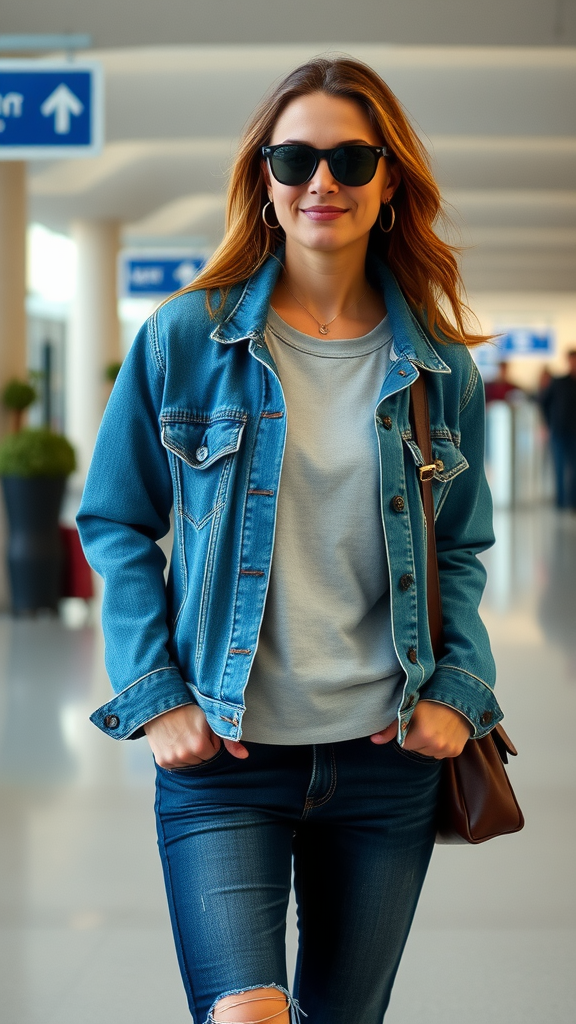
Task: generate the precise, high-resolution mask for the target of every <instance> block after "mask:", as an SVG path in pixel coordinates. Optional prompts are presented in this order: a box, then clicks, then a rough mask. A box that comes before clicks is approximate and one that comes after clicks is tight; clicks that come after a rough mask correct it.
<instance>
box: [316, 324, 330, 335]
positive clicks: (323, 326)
mask: <svg viewBox="0 0 576 1024" xmlns="http://www.w3.org/2000/svg"><path fill="white" fill-rule="evenodd" d="M318 330H319V332H320V334H328V324H320V325H319V327H318Z"/></svg>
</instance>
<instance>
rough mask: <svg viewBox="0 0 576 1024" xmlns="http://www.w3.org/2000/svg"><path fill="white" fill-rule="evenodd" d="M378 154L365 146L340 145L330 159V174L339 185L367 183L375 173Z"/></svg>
mask: <svg viewBox="0 0 576 1024" xmlns="http://www.w3.org/2000/svg"><path fill="white" fill-rule="evenodd" d="M377 164H378V156H377V155H376V154H375V153H373V152H372V150H371V149H368V147H367V146H340V148H339V149H335V150H334V152H333V154H332V158H331V160H330V169H331V171H332V174H333V175H334V177H335V178H336V181H339V182H340V184H341V185H350V186H351V187H354V186H356V185H367V184H368V182H369V181H372V178H373V177H374V175H375V173H376V167H377Z"/></svg>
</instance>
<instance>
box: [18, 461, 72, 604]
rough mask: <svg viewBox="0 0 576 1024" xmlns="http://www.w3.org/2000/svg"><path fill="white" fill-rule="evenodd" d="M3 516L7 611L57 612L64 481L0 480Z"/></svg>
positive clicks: (19, 478)
mask: <svg viewBox="0 0 576 1024" xmlns="http://www.w3.org/2000/svg"><path fill="white" fill-rule="evenodd" d="M2 486H3V488H4V498H5V501H6V509H7V512H8V524H9V538H8V552H7V553H8V571H9V576H10V587H11V591H12V610H13V612H14V613H15V614H16V615H18V614H23V613H26V612H35V611H37V610H39V609H41V608H48V609H51V610H53V611H57V608H58V601H59V599H60V595H61V589H62V567H63V549H62V542H61V540H60V531H59V527H58V519H59V516H60V508H61V505H62V499H63V497H64V490H65V488H66V478H65V477H31V478H25V477H20V476H5V477H2Z"/></svg>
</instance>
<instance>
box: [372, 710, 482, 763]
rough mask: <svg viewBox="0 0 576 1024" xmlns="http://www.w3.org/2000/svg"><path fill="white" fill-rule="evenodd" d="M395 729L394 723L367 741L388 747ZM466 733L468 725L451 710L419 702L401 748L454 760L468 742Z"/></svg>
mask: <svg viewBox="0 0 576 1024" xmlns="http://www.w3.org/2000/svg"><path fill="white" fill-rule="evenodd" d="M397 728H398V725H397V722H395V721H394V722H392V724H391V725H389V726H388V728H387V729H383V730H382V732H377V733H375V734H374V736H371V737H370V739H371V740H372V742H373V743H389V742H390V740H393V739H394V738H395V736H396V730H397ZM470 731H471V726H470V722H469V721H468V719H467V718H465V717H464V715H461V714H460V712H459V711H456V709H455V708H450V707H448V706H447V705H446V704H436V703H435V702H434V701H431V700H420V701H418V703H417V705H416V707H415V708H414V714H413V715H412V720H411V722H410V728H409V729H408V732H407V734H406V739H405V740H404V743H403V746H404V747H405V749H406V750H417V751H418V753H419V754H426V755H427V756H428V757H437V758H439V759H440V758H443V757H457V756H458V754H461V753H462V750H463V748H464V745H465V743H466V740H469V739H470Z"/></svg>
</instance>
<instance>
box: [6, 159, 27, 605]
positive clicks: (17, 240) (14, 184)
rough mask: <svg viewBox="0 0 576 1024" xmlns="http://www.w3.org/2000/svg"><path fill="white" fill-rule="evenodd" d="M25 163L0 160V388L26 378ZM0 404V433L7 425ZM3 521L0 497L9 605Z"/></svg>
mask: <svg viewBox="0 0 576 1024" xmlns="http://www.w3.org/2000/svg"><path fill="white" fill-rule="evenodd" d="M26 368H27V358H26V164H25V163H23V162H21V161H17V162H16V161H14V162H10V161H4V160H0V388H3V387H4V385H5V384H6V382H7V381H9V380H10V379H11V378H12V377H20V378H24V377H26ZM8 422H9V421H8V414H7V412H6V411H5V410H4V408H3V407H2V406H0V435H2V434H4V433H5V432H6V430H7V428H8ZM5 537H6V522H5V515H4V502H3V501H2V500H0V608H2V609H4V608H6V607H7V604H8V580H7V575H6V563H5V556H4V551H5Z"/></svg>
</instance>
